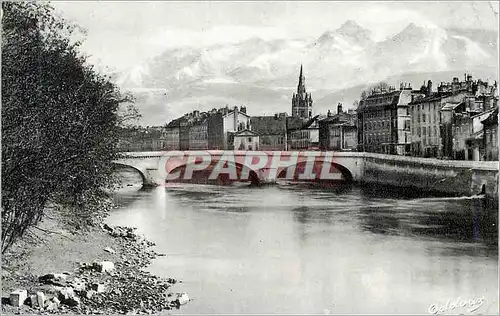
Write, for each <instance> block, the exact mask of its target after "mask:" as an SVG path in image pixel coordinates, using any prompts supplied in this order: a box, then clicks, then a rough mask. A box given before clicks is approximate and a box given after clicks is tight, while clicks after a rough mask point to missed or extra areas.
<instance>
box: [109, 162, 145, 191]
mask: <svg viewBox="0 0 500 316" xmlns="http://www.w3.org/2000/svg"><path fill="white" fill-rule="evenodd" d="M113 165H115V166H120V167H123V168H128V169H133V170H135V171H136V172H137V173H138V174H139V175H140V177H141V180H142V186H145V185H149V184H150V183H149V181H148V179H147V177H146V175H145V172H144V170H141V169H140V168H138V167H136V166H134V165H131V164H127V163H121V162H113Z"/></svg>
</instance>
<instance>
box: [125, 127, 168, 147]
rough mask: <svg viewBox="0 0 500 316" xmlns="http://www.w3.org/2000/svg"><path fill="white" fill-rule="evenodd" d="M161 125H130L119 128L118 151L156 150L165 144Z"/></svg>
mask: <svg viewBox="0 0 500 316" xmlns="http://www.w3.org/2000/svg"><path fill="white" fill-rule="evenodd" d="M162 130H163V127H160V126H151V127H150V126H148V127H142V126H132V127H127V128H122V129H121V131H120V132H121V133H120V134H121V135H120V139H119V140H118V148H119V149H120V151H127V152H130V151H158V150H163V149H164V146H165V141H164V138H163V137H164V135H163V133H162Z"/></svg>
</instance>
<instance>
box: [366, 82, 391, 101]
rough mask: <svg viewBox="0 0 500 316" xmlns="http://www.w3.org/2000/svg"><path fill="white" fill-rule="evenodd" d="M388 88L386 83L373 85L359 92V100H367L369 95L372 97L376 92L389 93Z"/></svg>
mask: <svg viewBox="0 0 500 316" xmlns="http://www.w3.org/2000/svg"><path fill="white" fill-rule="evenodd" d="M389 88H390V86H389V84H388V83H386V82H379V83H377V84H374V85H372V86H370V87H368V89H366V90H363V91H362V92H361V96H360V98H361V100H364V99H366V98H368V97H369V96H371V95H373V94H375V93H377V92H380V91H383V90H385V91H389Z"/></svg>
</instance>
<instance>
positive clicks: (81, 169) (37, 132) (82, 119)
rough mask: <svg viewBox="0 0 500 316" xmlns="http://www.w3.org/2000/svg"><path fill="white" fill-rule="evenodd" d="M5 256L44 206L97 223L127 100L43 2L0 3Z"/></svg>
mask: <svg viewBox="0 0 500 316" xmlns="http://www.w3.org/2000/svg"><path fill="white" fill-rule="evenodd" d="M2 10H3V18H2V253H3V252H5V251H6V250H7V249H8V248H9V246H10V245H12V244H13V243H14V241H15V240H16V239H18V238H19V237H21V236H23V235H24V234H25V233H26V232H27V231H29V229H30V228H31V227H34V226H35V225H36V224H37V223H38V221H39V220H40V219H42V217H43V215H44V211H45V210H46V209H47V208H48V207H53V208H54V209H56V210H59V211H61V212H62V215H63V216H62V218H63V219H64V221H65V222H66V223H68V224H71V225H72V226H71V227H76V228H78V227H79V226H81V225H87V224H91V223H93V222H95V220H96V218H98V217H99V215H100V214H101V212H105V211H106V210H109V208H110V207H111V205H112V204H111V202H110V199H109V195H108V193H106V192H109V190H112V189H113V188H114V185H115V184H116V179H115V178H114V177H113V171H114V168H113V164H112V161H113V160H114V159H116V158H117V157H119V153H118V150H117V146H116V145H117V139H118V137H117V135H118V126H119V125H120V122H121V118H120V115H119V114H118V109H119V106H120V104H121V103H122V102H128V101H130V99H129V98H127V96H124V95H122V94H121V93H120V91H119V90H118V89H117V87H116V86H115V85H114V84H113V83H111V82H110V80H109V77H104V76H101V75H100V74H98V73H97V72H96V71H95V70H94V68H93V67H92V66H91V65H88V64H87V63H86V57H85V56H82V55H81V54H80V53H79V51H78V48H79V45H80V43H79V42H73V41H72V40H71V38H72V34H74V32H76V31H77V28H76V27H75V26H73V25H70V24H69V23H67V22H66V21H65V20H63V19H61V18H58V17H56V16H55V15H54V12H53V8H52V7H51V6H50V5H48V4H42V3H37V2H3V3H2Z"/></svg>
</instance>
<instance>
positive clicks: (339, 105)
mask: <svg viewBox="0 0 500 316" xmlns="http://www.w3.org/2000/svg"><path fill="white" fill-rule="evenodd" d="M340 113H342V102H339V104H338V105H337V114H340Z"/></svg>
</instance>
